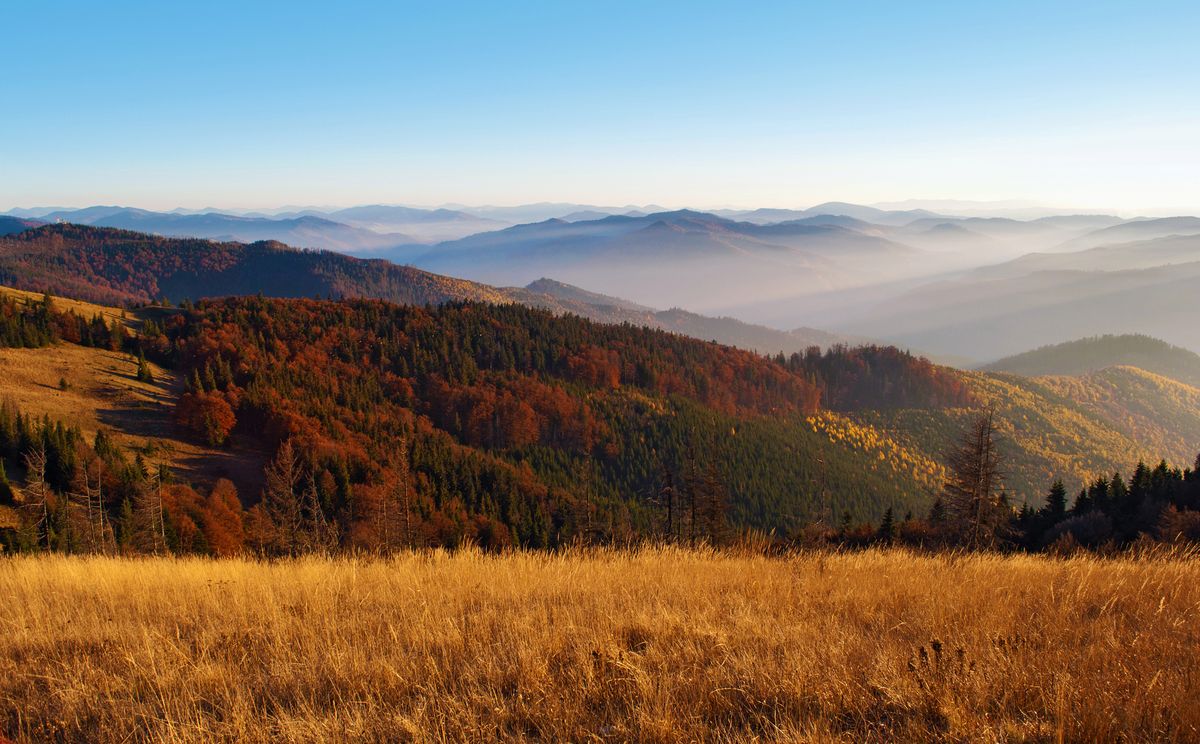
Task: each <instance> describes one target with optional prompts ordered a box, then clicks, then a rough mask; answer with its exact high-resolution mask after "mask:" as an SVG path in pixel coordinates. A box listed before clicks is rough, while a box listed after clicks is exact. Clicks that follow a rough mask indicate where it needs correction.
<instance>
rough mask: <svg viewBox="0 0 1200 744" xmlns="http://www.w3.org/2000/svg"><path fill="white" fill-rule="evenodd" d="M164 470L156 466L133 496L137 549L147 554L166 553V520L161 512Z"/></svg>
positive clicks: (160, 466) (158, 465) (161, 466)
mask: <svg viewBox="0 0 1200 744" xmlns="http://www.w3.org/2000/svg"><path fill="white" fill-rule="evenodd" d="M165 471H166V468H165V466H163V465H162V464H157V465H155V466H154V467H153V469H152V470H151V471H150V473H149V474H148V476H147V478H146V479H145V481H143V482H142V483H141V484H140V485H139V487H138V489H137V492H136V493H135V494H134V501H133V519H134V525H135V533H134V534H135V536H136V542H137V545H138V547H139V548H140V549H141V550H143V551H145V552H148V553H154V554H156V555H157V554H161V553H165V552H167V519H166V513H165V512H164V510H163V487H164V485H165V484H164V479H165V476H166V472H165Z"/></svg>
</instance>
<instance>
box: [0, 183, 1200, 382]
mask: <svg viewBox="0 0 1200 744" xmlns="http://www.w3.org/2000/svg"><path fill="white" fill-rule="evenodd" d="M885 206H887V205H885ZM900 206H903V205H900ZM614 212H616V213H614ZM546 214H555V215H558V216H555V217H552V218H549V219H544V220H540V221H536V222H528V223H521V224H510V223H509V220H518V219H524V218H527V217H531V216H542V215H546ZM57 221H64V222H70V223H75V224H87V225H92V226H113V227H120V228H123V229H133V230H137V231H140V232H148V233H154V234H159V235H168V236H177V237H182V236H188V237H207V238H212V239H215V240H219V241H225V242H228V241H230V240H237V241H240V242H246V243H253V242H256V241H260V240H276V241H279V242H282V243H286V244H288V245H295V246H299V247H310V248H322V249H330V250H335V251H338V252H342V253H348V254H352V255H355V256H359V257H370V258H386V259H389V260H391V261H393V262H396V263H401V264H408V265H410V266H412V267H415V268H419V269H424V270H427V271H430V272H433V273H436V274H442V275H448V276H455V277H460V278H464V279H470V280H473V281H475V282H478V283H481V284H486V285H491V286H492V287H497V286H512V287H518V288H520V287H523V286H525V285H528V284H529V283H531V282H534V281H536V280H539V279H542V278H545V277H549V278H551V279H553V280H555V281H557V282H560V283H562V284H565V285H573V286H578V287H585V288H586V290H587V291H589V292H594V293H596V294H597V295H600V296H607V297H610V298H615V297H620V298H624V299H625V300H626V301H628V302H629V303H631V304H633V305H637V306H640V307H641V308H663V307H672V308H675V309H676V310H675V311H674V314H673V315H672V316H671V317H668V316H665V315H661V314H660V313H662V312H663V311H661V310H654V312H653V313H651V314H649V315H647V312H646V311H645V310H631V309H630V308H628V307H626V308H623V309H620V312H621V313H625V314H626V315H629V314H631V313H640V314H641V315H640V316H639V317H638V318H637V319H631V322H639V323H650V324H658V325H660V326H662V327H675V328H680V329H687V330H684V331H683V332H687V333H695V334H698V335H701V336H702V337H704V336H711V337H714V338H715V337H720V338H722V339H724V340H726V341H728V342H731V343H738V344H739V345H743V346H749V347H751V348H755V349H759V350H762V349H766V348H770V346H779V347H781V348H784V349H789V348H794V347H793V346H792V338H791V334H790V331H789V330H788V329H794V328H811V327H819V328H822V329H824V330H825V331H826V332H828V333H832V334H834V335H835V337H839V338H862V337H865V338H875V339H883V340H885V341H888V342H892V343H898V344H902V345H905V346H909V347H911V348H917V349H920V350H921V351H922V352H923V353H928V354H931V355H934V356H935V357H936V358H938V359H943V360H955V361H956V363H962V364H968V365H969V364H977V363H979V362H982V361H987V360H991V359H997V358H999V357H1003V356H1006V355H1010V354H1013V353H1017V352H1020V351H1022V350H1024V349H1027V348H1029V346H1031V345H1041V344H1052V343H1059V342H1062V341H1067V340H1071V339H1075V338H1079V337H1082V336H1092V335H1100V334H1105V333H1150V334H1154V335H1156V336H1161V337H1163V338H1165V339H1166V340H1168V341H1170V342H1171V343H1175V344H1178V345H1182V346H1185V347H1187V348H1190V349H1193V350H1200V340H1198V338H1197V335H1196V332H1195V331H1193V330H1192V325H1193V324H1192V323H1191V317H1190V308H1189V307H1188V304H1187V302H1186V300H1185V299H1184V297H1186V289H1187V288H1189V286H1190V285H1189V282H1190V281H1191V279H1190V278H1191V277H1192V276H1193V274H1194V273H1195V269H1196V266H1193V264H1196V263H1197V262H1200V219H1198V218H1195V217H1168V218H1156V219H1146V218H1135V219H1131V220H1124V219H1121V218H1118V217H1115V216H1112V215H1104V214H1075V215H1072V214H1059V215H1050V216H1041V217H1036V218H1032V219H1023V220H1022V219H1015V218H1013V217H1007V216H978V215H975V216H973V215H969V214H968V215H966V216H955V215H950V214H939V213H935V212H933V211H931V210H929V209H925V208H921V207H919V206H914V208H910V209H891V208H882V207H871V206H864V205H854V204H846V203H840V202H828V203H825V204H821V205H817V206H815V207H810V208H807V209H796V210H787V209H756V210H717V213H707V212H698V211H694V210H675V211H663V210H661V208H657V207H653V206H650V207H647V206H645V205H642V206H635V205H626V206H623V207H599V206H595V205H580V204H570V203H561V204H540V205H527V206H525V207H512V208H508V207H506V208H499V207H488V208H482V209H480V208H467V207H462V206H461V205H452V206H445V207H440V208H434V209H420V208H413V207H404V206H389V205H368V206H361V207H352V208H344V209H338V208H330V207H295V208H283V209H280V210H273V211H270V212H265V211H264V212H243V213H240V214H225V213H221V212H216V211H212V210H190V211H189V210H176V211H174V212H151V211H147V210H140V209H132V208H125V207H89V208H86V209H82V210H64V209H52V208H44V209H25V210H12V212H11V213H10V215H9V216H6V217H4V218H3V219H2V220H0V233H5V234H12V233H15V232H19V231H22V230H28V229H29V228H31V227H36V226H37V225H38V224H40V223H41V222H57ZM1167 267H1169V268H1167ZM513 291H516V290H513ZM542 301H543V302H547V303H551V302H553V303H559V304H561V303H563V302H564V300H563V299H561V298H557V299H550V300H548V299H543V300H542ZM599 306H600V305H598V304H595V303H588V304H586V307H588V308H595V307H599ZM613 307H614V308H615V307H616V306H613ZM588 312H590V313H592V314H593V315H594V314H595V312H596V311H595V310H589V311H588ZM606 312H609V313H610V315H609V316H607V317H609V318H612V319H616V318H617V316H616V315H614V314H612V313H616V312H617V310H616V309H610V310H609V311H606ZM656 313H659V314H658V315H655V314H656ZM689 313H703V314H704V315H706V316H721V317H724V318H727V319H728V324H734V326H733V327H737V328H739V329H745V328H748V327H751V326H756V329H755V330H754V331H753V333H749V334H748V335H742V334H734V335H733V336H730V335H729V334H728V333H727V331H721V332H720V333H717V332H714V331H716V330H718V329H715V328H714V326H713V324H712V322H711V321H712V318H708V319H704V320H702V321H697V322H696V323H693V322H692V321H693V319H694V318H699V317H703V316H694V315H689ZM734 319H736V320H734ZM737 321H741V322H742V323H743V324H748V325H742V326H736V323H737ZM697 324H698V326H699V328H697ZM706 329H707V330H706ZM771 329H776V330H774V331H771ZM1026 329H1029V333H1028V334H1026V333H1025V330H1026ZM802 335H804V336H805V338H812V337H814V336H813V335H812V334H811V333H808V332H805V333H804V334H802ZM748 336H754V337H757V338H758V339H759V340H756V341H753V342H747V341H746V338H747V337H748ZM784 342H787V343H784ZM767 344H769V345H770V346H768V345H767Z"/></svg>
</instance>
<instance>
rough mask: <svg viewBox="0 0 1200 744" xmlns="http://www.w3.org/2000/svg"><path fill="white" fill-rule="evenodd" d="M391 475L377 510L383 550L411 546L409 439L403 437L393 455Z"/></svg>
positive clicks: (380, 541) (376, 519)
mask: <svg viewBox="0 0 1200 744" xmlns="http://www.w3.org/2000/svg"><path fill="white" fill-rule="evenodd" d="M391 459H392V463H391V465H392V477H391V479H390V482H388V483H387V484H386V486H385V488H384V489H383V492H382V494H381V495H380V500H379V506H378V508H377V509H376V511H375V534H376V535H378V537H379V547H380V549H381V550H383V551H384V552H390V551H393V550H397V549H400V548H408V547H412V537H413V525H412V465H411V462H410V454H409V450H408V438H407V437H403V436H402V437H400V440H399V442H397V444H396V450H395V452H393V454H392V458H391Z"/></svg>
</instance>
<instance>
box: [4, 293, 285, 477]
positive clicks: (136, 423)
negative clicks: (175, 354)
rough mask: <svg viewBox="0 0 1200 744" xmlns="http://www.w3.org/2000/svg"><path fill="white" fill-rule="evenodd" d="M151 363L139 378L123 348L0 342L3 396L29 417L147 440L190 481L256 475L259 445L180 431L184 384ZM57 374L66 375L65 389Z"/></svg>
mask: <svg viewBox="0 0 1200 744" xmlns="http://www.w3.org/2000/svg"><path fill="white" fill-rule="evenodd" d="M55 301H56V302H58V300H55ZM97 307H98V306H97ZM149 366H150V369H151V372H152V373H153V375H154V382H141V381H139V380H138V379H137V359H136V358H134V357H133V356H131V355H129V354H124V353H121V352H116V351H109V350H108V349H95V348H89V347H84V346H76V345H74V344H65V343H60V344H56V345H54V346H48V347H45V348H41V349H12V348H0V400H4V401H11V402H12V403H14V404H16V406H17V408H18V409H19V410H21V411H23V412H25V413H28V414H30V415H32V416H36V417H39V418H40V417H42V416H46V415H48V416H50V418H51V420H54V421H64V422H66V423H69V424H74V425H76V426H78V427H79V428H80V429H81V430H82V431H83V433H84V435H85V436H86V437H88V440H89V441H91V438H92V437H93V436H95V433H96V431H97V430H98V429H101V428H103V429H105V430H106V431H108V432H109V433H110V434H112V435H113V436H114V438H115V440H116V441H117V442H118V443H119V444H121V445H122V446H124V447H127V448H131V449H139V450H147V445H149V449H148V450H147V451H148V452H152V453H153V454H152V455H151V456H150V459H151V460H152V461H156V462H157V461H161V462H164V463H166V464H168V465H170V466H171V467H172V468H173V469H174V470H175V471H176V472H177V473H179V474H180V475H181V476H182V477H183V478H184V479H185V480H190V481H193V482H212V481H214V480H216V479H217V478H219V477H233V478H236V479H238V480H239V482H242V483H247V482H249V483H254V482H257V481H258V480H259V478H260V476H261V471H262V457H260V456H258V455H257V454H256V453H255V451H254V450H252V449H248V448H245V447H243V448H240V449H239V450H238V451H237V452H236V453H235V452H234V451H232V450H219V449H213V448H210V447H205V446H202V445H200V444H198V443H197V442H195V441H193V440H189V439H186V438H183V437H181V436H180V432H179V429H178V427H176V426H175V425H174V423H173V422H172V420H171V415H172V412H173V411H174V405H175V399H176V396H177V395H178V393H179V392H180V389H181V388H182V385H181V384H180V383H179V381H178V379H177V378H176V377H175V375H174V374H173V373H172V372H170V371H169V370H165V369H163V368H161V367H159V366H157V365H155V364H150V365H149ZM60 380H65V381H66V382H67V388H66V389H65V390H64V389H62V388H61V387H60V386H59V381H60Z"/></svg>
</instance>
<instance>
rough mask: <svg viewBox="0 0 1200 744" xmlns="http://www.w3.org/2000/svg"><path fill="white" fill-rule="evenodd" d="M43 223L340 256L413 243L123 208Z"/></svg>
mask: <svg viewBox="0 0 1200 744" xmlns="http://www.w3.org/2000/svg"><path fill="white" fill-rule="evenodd" d="M42 219H44V220H45V221H47V222H54V221H62V222H70V223H74V224H80V225H91V226H94V227H114V228H119V229H122V230H135V231H137V232H144V233H152V234H155V235H162V236H165V237H186V238H207V239H212V240H227V241H231V240H236V241H239V242H244V243H252V242H255V241H260V240H274V241H278V242H281V243H287V244H289V245H294V246H297V247H300V248H320V249H325V250H336V251H343V252H347V251H376V250H381V249H384V248H393V247H395V246H397V245H401V244H404V243H411V242H413V240H414V239H413V238H411V237H409V236H407V235H402V234H398V233H379V232H374V231H372V230H368V229H364V228H361V227H354V226H351V225H347V224H343V223H341V222H335V221H334V220H332V219H326V218H323V217H318V216H314V215H298V216H293V217H286V218H273V217H242V216H236V215H229V214H220V213H217V212H205V213H201V214H177V213H170V212H151V211H147V210H144V209H130V208H126V207H89V208H87V209H78V210H66V211H60V212H51V213H50V214H48V215H46V216H45V217H44V218H42Z"/></svg>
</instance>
